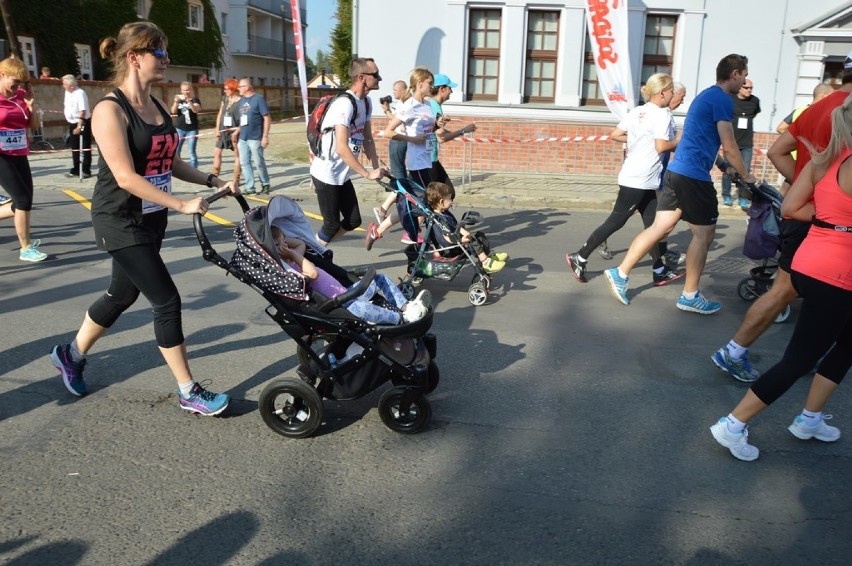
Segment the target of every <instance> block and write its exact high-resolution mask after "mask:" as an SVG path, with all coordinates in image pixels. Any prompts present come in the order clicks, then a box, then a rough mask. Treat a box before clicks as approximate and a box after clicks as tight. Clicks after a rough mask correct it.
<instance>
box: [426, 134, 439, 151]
mask: <svg viewBox="0 0 852 566" xmlns="http://www.w3.org/2000/svg"><path fill="white" fill-rule="evenodd" d="M436 143H438V137H437V136H436V135H435V134H426V148H427V149H428V150H429V151H432V149H434V147H435V144H436Z"/></svg>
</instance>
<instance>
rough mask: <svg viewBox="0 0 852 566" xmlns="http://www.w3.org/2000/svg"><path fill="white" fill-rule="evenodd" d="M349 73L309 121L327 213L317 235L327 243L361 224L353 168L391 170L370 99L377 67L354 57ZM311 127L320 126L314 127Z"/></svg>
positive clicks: (370, 174)
mask: <svg viewBox="0 0 852 566" xmlns="http://www.w3.org/2000/svg"><path fill="white" fill-rule="evenodd" d="M349 78H350V79H351V81H352V84H351V86H350V87H349V90H347V91H346V92H345V93H343V94H341V95H339V96H337V97H335V98H333V99H330V100H324V101H321V102H320V104H318V105H317V108H315V109H314V112H313V113H312V114H311V117H310V120H309V123H308V140H309V142H310V145H311V151H312V152H313V153H314V157H313V160H312V161H311V180H312V181H313V184H314V190H315V192H316V194H317V202H318V204H319V209H320V213H321V214H322V218H323V223H322V227H321V228H320V229H319V232H317V239H319V240H320V241H321V242H322V243H323V244H324V245H327V244H328V243H329V242H332V241H334V240H336V239H338V238H339V237H340V236H342V235H343V234H345V233H346V232H349V231H351V230H354V229H355V228H358V227H359V226H360V225H361V210H360V209H359V207H358V198H357V197H356V196H355V187H354V186H353V185H352V181H351V180H350V177H351V175H352V172H353V171H354V172H355V173H357V174H359V175H361V176H362V177H365V178H367V179H380V178H381V177H382V176H384V175H386V174H387V169H385V168H384V167H381V166H380V165H379V156H378V154H377V153H376V145H375V143H374V141H373V134H372V130H371V128H370V114H371V105H370V100H369V99H368V98H367V95H368V94H369V92H370V91H371V90H377V89H378V88H379V82H380V81H381V80H382V77H381V75H379V69H378V67H377V66H376V63H375V61H374V60H373V59H368V58H355V59H353V60H352V62H351V63H350V65H349ZM322 105H326V106H325V107H324V108H323V107H321V106H322ZM318 113H319V114H321V116H317V114H318ZM313 129H316V130H317V131H315V132H312V130H313ZM316 138H318V142H317V140H316ZM362 152H363V153H364V154H365V155H366V156H367V158H369V160H370V163H371V164H372V166H373V169H372V170H367V169H366V168H365V167H364V166H363V165H362V164H361V161H360V157H361V153H362Z"/></svg>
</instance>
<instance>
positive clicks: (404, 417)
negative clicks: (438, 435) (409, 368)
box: [379, 387, 432, 434]
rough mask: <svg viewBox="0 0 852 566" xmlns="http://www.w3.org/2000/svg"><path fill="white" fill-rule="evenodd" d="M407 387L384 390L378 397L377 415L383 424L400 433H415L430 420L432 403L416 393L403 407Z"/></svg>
mask: <svg viewBox="0 0 852 566" xmlns="http://www.w3.org/2000/svg"><path fill="white" fill-rule="evenodd" d="M408 389H409V388H407V387H394V388H393V389H388V390H387V391H385V392H384V393H383V394H382V396H381V398H380V399H379V417H381V419H382V422H383V423H385V426H386V427H388V428H389V429H391V430H392V431H394V432H400V433H402V434H417V433H418V432H420V431H421V430H423V429H424V428H426V425H428V424H429V421H431V420H432V405H431V404H430V403H429V399H427V398H426V397H425V396H423V395H419V394H418V395H417V396H416V397H414V399H412V401H411V404H410V405H409V406H408V407H407V408H404V407H403V403H402V401H403V397H404V396H405V394H406V393H407V392H408Z"/></svg>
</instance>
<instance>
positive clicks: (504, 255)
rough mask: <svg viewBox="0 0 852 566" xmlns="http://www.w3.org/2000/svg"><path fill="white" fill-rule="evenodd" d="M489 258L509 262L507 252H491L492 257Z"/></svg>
mask: <svg viewBox="0 0 852 566" xmlns="http://www.w3.org/2000/svg"><path fill="white" fill-rule="evenodd" d="M488 257H493V258H494V259H496V260H497V261H502V262H504V263H505V262H507V261H509V254H508V253H507V252H491V255H490V256H488Z"/></svg>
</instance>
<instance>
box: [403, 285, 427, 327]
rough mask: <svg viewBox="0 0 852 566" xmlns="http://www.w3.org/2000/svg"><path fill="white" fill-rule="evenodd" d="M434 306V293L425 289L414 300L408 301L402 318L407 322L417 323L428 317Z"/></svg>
mask: <svg viewBox="0 0 852 566" xmlns="http://www.w3.org/2000/svg"><path fill="white" fill-rule="evenodd" d="M431 304H432V293H430V292H429V291H428V290H426V289H423V290H422V291H420V293H419V294H418V295H417V297H415V298H414V299H413V300H411V301H408V304H407V305H406V306H405V310H404V311H403V313H402V318H403V320H405V322H416V321H418V320H420V319H421V318H423V317H424V316H426V313H428V312H429V307H430V306H431Z"/></svg>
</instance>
